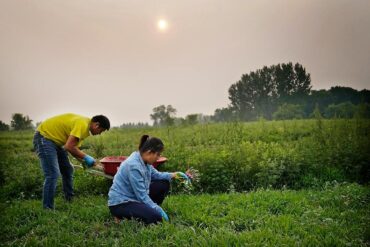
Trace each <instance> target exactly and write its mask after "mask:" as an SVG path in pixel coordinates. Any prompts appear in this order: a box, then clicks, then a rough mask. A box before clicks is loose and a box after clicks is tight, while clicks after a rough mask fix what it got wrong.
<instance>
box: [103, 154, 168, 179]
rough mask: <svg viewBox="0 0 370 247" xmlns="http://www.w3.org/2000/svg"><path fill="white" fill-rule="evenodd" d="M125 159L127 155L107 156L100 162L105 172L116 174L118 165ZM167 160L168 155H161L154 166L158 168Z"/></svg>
mask: <svg viewBox="0 0 370 247" xmlns="http://www.w3.org/2000/svg"><path fill="white" fill-rule="evenodd" d="M125 159H127V156H107V157H104V158H103V159H101V160H100V163H101V164H102V165H103V171H104V173H105V174H107V175H111V176H114V175H115V174H116V173H117V170H118V167H119V166H120V165H121V163H122V161H124V160H125ZM166 161H167V158H166V157H159V159H158V160H157V161H156V162H155V163H153V164H152V165H153V167H154V168H157V167H158V166H159V165H160V164H163V163H165V162H166Z"/></svg>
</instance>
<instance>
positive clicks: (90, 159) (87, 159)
mask: <svg viewBox="0 0 370 247" xmlns="http://www.w3.org/2000/svg"><path fill="white" fill-rule="evenodd" d="M84 161H85V163H86V165H87V167H92V166H93V165H94V164H95V159H94V158H93V157H91V156H90V155H87V154H86V155H85V157H84Z"/></svg>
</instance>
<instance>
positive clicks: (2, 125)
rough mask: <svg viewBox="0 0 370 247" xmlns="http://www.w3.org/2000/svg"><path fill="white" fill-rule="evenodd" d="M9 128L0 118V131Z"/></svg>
mask: <svg viewBox="0 0 370 247" xmlns="http://www.w3.org/2000/svg"><path fill="white" fill-rule="evenodd" d="M7 130H9V125H8V124H6V123H4V122H3V121H1V120H0V131H7Z"/></svg>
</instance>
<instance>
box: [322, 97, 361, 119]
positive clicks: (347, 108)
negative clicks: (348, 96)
mask: <svg viewBox="0 0 370 247" xmlns="http://www.w3.org/2000/svg"><path fill="white" fill-rule="evenodd" d="M355 112H356V106H355V105H354V104H352V103H351V102H349V101H347V102H343V103H339V104H337V105H335V104H331V105H329V106H328V107H327V108H326V109H325V114H324V116H325V117H327V118H333V117H338V118H352V117H353V116H354V115H355Z"/></svg>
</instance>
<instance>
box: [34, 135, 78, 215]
mask: <svg viewBox="0 0 370 247" xmlns="http://www.w3.org/2000/svg"><path fill="white" fill-rule="evenodd" d="M33 146H34V148H35V151H36V153H37V155H38V157H39V158H40V163H41V167H42V170H43V172H44V177H45V180H44V187H43V191H42V204H43V207H44V208H49V209H53V208H54V196H55V191H56V187H57V180H58V177H59V176H60V174H61V175H62V179H63V192H64V196H65V199H66V200H68V201H70V200H71V199H72V197H73V166H72V165H71V164H70V163H69V160H68V153H67V151H65V150H64V149H63V147H60V146H58V145H56V144H55V143H54V142H53V141H51V140H48V139H46V138H44V137H43V136H42V135H41V134H40V133H39V132H36V133H35V135H34V137H33Z"/></svg>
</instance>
